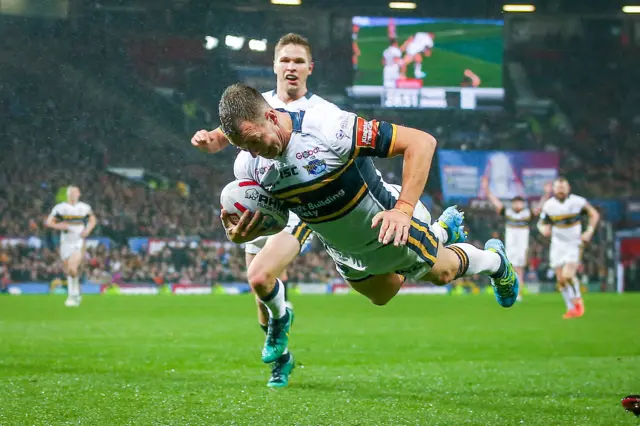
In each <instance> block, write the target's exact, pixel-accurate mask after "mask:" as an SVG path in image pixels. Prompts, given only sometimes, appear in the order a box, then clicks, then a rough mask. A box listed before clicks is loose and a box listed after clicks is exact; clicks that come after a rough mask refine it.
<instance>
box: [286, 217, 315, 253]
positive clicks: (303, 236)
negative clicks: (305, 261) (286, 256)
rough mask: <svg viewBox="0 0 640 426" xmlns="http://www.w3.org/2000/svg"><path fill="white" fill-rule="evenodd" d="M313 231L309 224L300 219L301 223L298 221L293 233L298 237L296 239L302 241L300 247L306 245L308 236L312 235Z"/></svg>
mask: <svg viewBox="0 0 640 426" xmlns="http://www.w3.org/2000/svg"><path fill="white" fill-rule="evenodd" d="M312 232H313V231H312V230H311V228H309V226H307V224H306V223H304V222H302V221H300V223H298V224H297V225H296V226H295V227H294V228H293V230H292V231H291V235H293V236H294V237H296V240H298V242H299V243H300V247H302V246H303V245H304V242H305V241H307V238H309V235H311V233H312Z"/></svg>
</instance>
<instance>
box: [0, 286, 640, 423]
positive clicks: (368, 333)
mask: <svg viewBox="0 0 640 426" xmlns="http://www.w3.org/2000/svg"><path fill="white" fill-rule="evenodd" d="M63 301H64V299H63V298H61V297H59V296H18V297H11V296H7V297H0V424H1V425H14V424H17V425H18V424H19V425H22V424H25V425H41V424H52V425H59V424H82V425H125V424H135V425H139V424H141V425H142V424H176V425H186V424H190V425H205V424H206V425H220V424H238V425H272V424H282V425H285V424H287V425H289V424H291V425H293V424H300V425H329V424H332V425H383V424H394V425H395V424H403V425H404V424H406V425H417V424H420V425H423V424H424V425H462V424H477V425H503V424H504V425H520V424H524V425H568V424H572V425H574V424H575V425H613V424H616V425H637V424H638V420H637V419H636V418H635V417H634V416H633V415H632V414H630V413H626V412H625V411H624V410H623V409H622V407H621V405H620V399H621V398H622V397H624V396H625V395H627V394H631V393H640V345H639V343H638V338H639V337H640V334H639V333H638V326H637V325H638V312H639V306H640V295H624V296H619V295H613V294H593V295H587V297H586V309H587V311H586V315H585V316H584V317H583V318H582V319H578V320H571V321H566V320H562V319H561V315H562V313H563V304H562V300H561V298H560V296H559V295H558V294H554V295H549V294H547V295H532V296H529V297H528V298H527V300H525V302H524V303H522V304H518V305H516V306H515V307H513V308H512V309H503V308H501V307H499V306H498V305H497V304H496V303H495V301H494V300H493V298H491V297H490V296H485V295H483V296H399V297H397V298H396V299H395V300H393V301H392V302H391V303H390V304H389V305H388V306H386V307H382V308H381V307H376V306H374V305H372V304H370V303H368V302H367V301H366V300H365V299H364V298H362V297H359V296H356V295H346V296H297V297H295V299H294V300H293V301H294V304H295V309H296V313H297V317H296V323H295V325H294V328H293V330H292V334H291V349H292V351H293V353H294V354H295V356H296V359H297V360H298V362H299V366H298V368H297V369H296V370H295V371H294V374H293V376H292V379H291V383H290V386H289V387H288V388H286V389H280V390H269V389H267V388H266V387H265V383H266V380H267V378H268V369H267V367H266V366H264V365H263V364H262V363H261V361H260V349H261V346H262V340H263V335H262V332H261V331H260V329H259V328H258V326H257V324H256V319H255V313H254V302H253V301H252V299H251V297H250V296H249V295H244V296H155V297H154V296H85V298H84V300H83V304H82V307H81V308H80V309H69V308H65V307H64V306H63Z"/></svg>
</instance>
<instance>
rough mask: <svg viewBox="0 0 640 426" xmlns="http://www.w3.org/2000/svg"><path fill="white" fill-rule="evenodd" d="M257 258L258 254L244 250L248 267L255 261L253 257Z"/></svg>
mask: <svg viewBox="0 0 640 426" xmlns="http://www.w3.org/2000/svg"><path fill="white" fill-rule="evenodd" d="M255 258H256V255H255V254H253V253H249V252H246V251H245V252H244V263H245V265H246V266H247V268H248V267H249V265H251V262H253V259H255Z"/></svg>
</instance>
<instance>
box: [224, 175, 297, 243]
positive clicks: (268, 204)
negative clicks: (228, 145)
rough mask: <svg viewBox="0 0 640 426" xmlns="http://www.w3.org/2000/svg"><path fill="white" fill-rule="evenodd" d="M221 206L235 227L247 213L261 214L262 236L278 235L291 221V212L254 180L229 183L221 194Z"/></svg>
mask: <svg viewBox="0 0 640 426" xmlns="http://www.w3.org/2000/svg"><path fill="white" fill-rule="evenodd" d="M220 204H221V205H222V208H223V209H224V210H225V211H226V213H227V215H228V216H229V218H230V221H231V223H233V224H234V225H235V224H237V223H238V221H239V220H240V218H241V217H242V215H243V214H244V213H245V212H246V211H249V212H250V213H251V214H255V213H257V212H260V216H261V217H262V221H261V222H262V228H263V229H264V230H263V231H261V232H260V236H264V235H273V234H277V233H278V232H280V231H282V230H283V229H284V227H285V226H286V225H287V222H288V221H289V210H287V209H286V208H284V206H283V204H282V202H281V201H280V200H278V199H276V198H275V197H274V196H273V195H272V194H271V193H269V192H268V191H266V190H264V189H263V188H262V187H261V186H260V185H259V184H258V183H257V182H254V181H252V180H234V181H233V182H231V183H229V184H228V185H227V186H225V187H224V189H223V190H222V193H221V194H220Z"/></svg>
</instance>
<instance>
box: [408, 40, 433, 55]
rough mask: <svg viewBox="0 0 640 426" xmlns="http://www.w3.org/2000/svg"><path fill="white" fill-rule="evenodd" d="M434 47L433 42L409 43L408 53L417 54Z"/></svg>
mask: <svg viewBox="0 0 640 426" xmlns="http://www.w3.org/2000/svg"><path fill="white" fill-rule="evenodd" d="M432 47H433V42H431V43H424V42H421V43H416V42H413V43H409V45H408V46H407V55H409V56H414V55H417V54H418V53H422V52H424V51H425V50H426V49H430V48H432Z"/></svg>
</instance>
